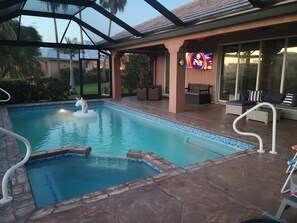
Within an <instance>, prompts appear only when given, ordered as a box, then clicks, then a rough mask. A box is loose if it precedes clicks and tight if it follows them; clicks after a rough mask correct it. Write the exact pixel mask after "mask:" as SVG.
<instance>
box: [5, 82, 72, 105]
mask: <svg viewBox="0 0 297 223" xmlns="http://www.w3.org/2000/svg"><path fill="white" fill-rule="evenodd" d="M0 87H1V88H3V89H4V90H5V91H7V92H8V93H9V94H10V95H11V99H10V101H9V102H8V103H10V104H15V103H26V102H38V101H44V100H51V101H60V100H65V99H67V93H68V85H67V84H65V83H64V82H63V81H60V80H59V79H57V78H29V79H1V80H0ZM6 98H7V96H6V95H4V94H3V93H2V94H0V99H6Z"/></svg>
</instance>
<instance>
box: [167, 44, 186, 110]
mask: <svg viewBox="0 0 297 223" xmlns="http://www.w3.org/2000/svg"><path fill="white" fill-rule="evenodd" d="M183 44H184V41H183V40H178V41H177V40H169V41H167V42H166V43H165V47H166V48H167V49H168V51H169V54H170V60H169V64H170V65H169V69H170V70H169V72H170V73H169V112H172V113H178V112H184V109H185V67H184V66H181V65H179V64H178V61H179V60H180V59H184V60H185V52H184V51H183V50H182V46H183Z"/></svg>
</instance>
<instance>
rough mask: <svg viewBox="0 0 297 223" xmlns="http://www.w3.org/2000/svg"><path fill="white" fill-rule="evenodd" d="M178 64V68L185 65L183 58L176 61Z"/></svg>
mask: <svg viewBox="0 0 297 223" xmlns="http://www.w3.org/2000/svg"><path fill="white" fill-rule="evenodd" d="M178 64H179V65H180V66H184V65H185V60H184V59H183V58H181V59H179V60H178Z"/></svg>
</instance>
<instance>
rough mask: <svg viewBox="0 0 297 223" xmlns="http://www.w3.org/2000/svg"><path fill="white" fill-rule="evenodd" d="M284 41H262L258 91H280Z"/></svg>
mask: <svg viewBox="0 0 297 223" xmlns="http://www.w3.org/2000/svg"><path fill="white" fill-rule="evenodd" d="M284 47H285V39H279V40H268V41H263V48H262V50H261V57H262V58H261V59H262V61H261V71H260V78H259V89H261V90H266V91H278V92H279V91H280V83H281V75H282V66H283V60H284V52H285V51H284Z"/></svg>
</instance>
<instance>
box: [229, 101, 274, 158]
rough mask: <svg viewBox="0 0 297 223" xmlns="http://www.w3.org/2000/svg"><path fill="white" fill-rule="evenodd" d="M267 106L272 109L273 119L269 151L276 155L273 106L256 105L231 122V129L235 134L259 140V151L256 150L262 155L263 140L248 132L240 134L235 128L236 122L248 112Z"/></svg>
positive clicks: (262, 103) (265, 103)
mask: <svg viewBox="0 0 297 223" xmlns="http://www.w3.org/2000/svg"><path fill="white" fill-rule="evenodd" d="M264 105H266V106H269V107H270V108H271V109H272V112H273V117H272V119H273V120H272V148H271V151H269V152H270V153H271V154H277V152H276V151H275V137H276V109H275V107H274V105H272V104H271V103H268V102H261V103H259V104H257V105H256V106H254V107H252V108H251V109H249V110H247V111H246V112H244V113H243V114H241V115H240V116H238V117H237V118H236V119H235V120H234V122H233V129H234V131H235V132H236V133H238V134H240V135H246V136H254V137H256V138H257V139H258V140H259V149H258V150H257V152H259V153H264V152H265V151H264V149H263V140H262V138H261V137H260V136H259V135H257V134H255V133H250V132H241V131H239V130H238V129H237V127H236V123H237V122H238V120H240V119H242V118H243V117H244V116H246V115H247V114H249V113H250V112H252V111H254V110H256V109H257V108H259V107H262V106H264Z"/></svg>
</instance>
